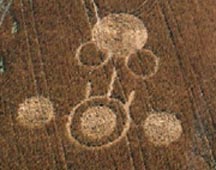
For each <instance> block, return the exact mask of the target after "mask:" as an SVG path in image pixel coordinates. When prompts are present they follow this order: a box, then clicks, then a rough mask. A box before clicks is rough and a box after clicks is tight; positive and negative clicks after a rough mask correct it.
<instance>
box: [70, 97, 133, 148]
mask: <svg viewBox="0 0 216 170" xmlns="http://www.w3.org/2000/svg"><path fill="white" fill-rule="evenodd" d="M130 123H131V118H130V115H129V113H128V111H127V110H126V109H125V108H124V105H123V104H122V103H121V102H120V101H119V100H117V99H111V98H108V97H104V96H95V97H91V98H89V99H85V100H84V101H82V102H81V103H80V104H78V105H77V106H75V108H74V109H73V110H72V111H71V114H70V116H69V122H68V124H67V132H68V136H69V139H70V140H71V141H72V142H74V143H76V144H78V145H81V146H83V147H85V148H87V149H88V148H89V149H91V148H94V149H97V148H102V147H108V146H111V145H113V144H115V143H117V142H118V141H119V140H121V139H122V138H124V137H125V136H126V133H127V131H128V130H129V127H130Z"/></svg>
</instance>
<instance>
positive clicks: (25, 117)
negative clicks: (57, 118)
mask: <svg viewBox="0 0 216 170" xmlns="http://www.w3.org/2000/svg"><path fill="white" fill-rule="evenodd" d="M53 117H54V109H53V105H52V103H51V101H50V100H49V99H47V98H45V97H42V96H39V97H31V98H29V99H26V100H25V101H24V102H23V103H21V104H20V105H19V108H18V116H17V121H18V122H19V123H20V124H22V125H25V126H29V127H41V126H43V125H45V124H46V123H48V122H49V121H50V120H51V119H52V118H53Z"/></svg>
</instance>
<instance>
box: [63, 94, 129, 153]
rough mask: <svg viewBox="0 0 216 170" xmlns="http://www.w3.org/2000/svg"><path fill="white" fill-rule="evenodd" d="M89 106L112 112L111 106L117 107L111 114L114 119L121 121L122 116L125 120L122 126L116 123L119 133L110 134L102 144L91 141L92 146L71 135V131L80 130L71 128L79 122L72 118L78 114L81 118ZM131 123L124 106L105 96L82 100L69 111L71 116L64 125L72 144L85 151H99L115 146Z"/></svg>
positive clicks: (116, 129) (125, 133)
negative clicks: (107, 109)
mask: <svg viewBox="0 0 216 170" xmlns="http://www.w3.org/2000/svg"><path fill="white" fill-rule="evenodd" d="M91 104H92V105H94V106H95V105H96V106H101V105H103V106H105V107H108V108H110V109H111V110H113V108H111V107H110V106H111V105H112V107H114V106H115V107H117V109H114V110H115V112H113V113H114V114H115V116H116V117H118V119H119V120H121V121H122V117H121V116H124V119H125V120H124V121H123V122H124V123H123V125H121V124H120V123H118V122H117V123H116V127H115V131H116V132H117V133H119V134H118V135H113V134H111V135H110V136H107V137H106V138H105V140H104V141H103V142H101V141H100V142H101V143H100V144H97V143H94V142H95V141H93V144H92V143H91V142H89V141H86V140H83V139H82V140H83V141H84V142H83V141H81V140H80V139H78V137H79V135H78V137H77V138H76V137H75V136H74V135H73V134H74V133H73V131H72V129H78V130H77V131H79V130H80V129H81V128H80V127H77V128H76V127H72V126H76V125H75V124H76V123H77V122H79V120H78V121H74V120H73V119H74V117H75V116H76V114H79V116H80V114H81V116H82V114H83V113H84V112H85V111H86V110H87V109H88V108H89V105H91ZM103 106H102V107H103ZM90 108H91V107H90ZM117 112H118V113H117ZM131 121H132V120H131V117H130V114H129V112H128V111H127V109H125V107H124V104H123V103H122V102H120V101H119V100H117V99H113V98H109V97H107V96H94V97H91V98H88V99H85V100H83V101H82V102H81V103H79V104H78V105H76V106H75V107H74V108H73V110H72V111H71V114H70V115H69V121H68V123H67V124H66V129H67V132H68V133H67V134H68V137H69V139H70V140H71V141H72V142H73V143H75V144H77V145H79V146H82V147H84V148H85V149H101V148H104V147H105V148H106V147H110V146H112V145H114V144H116V143H117V142H118V141H120V140H122V139H123V138H124V137H125V136H126V135H127V132H128V130H129V128H130V124H131ZM118 126H122V127H121V132H118V130H119V128H117V127H118ZM85 138H86V137H85ZM85 142H86V143H85ZM87 144H88V145H87Z"/></svg>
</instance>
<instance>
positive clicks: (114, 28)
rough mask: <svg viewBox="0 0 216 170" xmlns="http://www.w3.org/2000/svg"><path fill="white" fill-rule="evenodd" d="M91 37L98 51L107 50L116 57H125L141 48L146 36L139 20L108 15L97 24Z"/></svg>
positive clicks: (122, 15) (129, 16) (119, 15)
mask: <svg viewBox="0 0 216 170" xmlns="http://www.w3.org/2000/svg"><path fill="white" fill-rule="evenodd" d="M92 36H93V40H94V41H95V42H96V43H97V45H98V47H99V48H100V49H107V50H109V51H111V52H112V53H113V54H115V55H116V56H120V57H126V56H128V55H129V54H131V53H133V52H134V51H135V50H139V49H141V48H143V46H144V45H145V43H146V41H147V37H148V34H147V29H146V27H145V26H144V24H143V22H142V21H141V20H140V19H139V18H137V17H135V16H133V15H129V14H124V13H121V14H110V15H108V16H106V17H104V18H103V19H102V20H100V21H99V22H97V23H96V24H95V26H94V28H93V30H92Z"/></svg>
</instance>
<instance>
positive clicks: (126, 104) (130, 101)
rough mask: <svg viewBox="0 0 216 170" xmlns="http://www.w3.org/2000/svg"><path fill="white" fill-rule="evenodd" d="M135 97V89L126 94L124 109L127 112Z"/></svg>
mask: <svg viewBox="0 0 216 170" xmlns="http://www.w3.org/2000/svg"><path fill="white" fill-rule="evenodd" d="M134 98H135V91H132V92H131V93H130V94H129V96H128V101H127V102H126V103H125V109H126V110H127V111H128V112H129V108H130V106H131V104H132V102H133V100H134Z"/></svg>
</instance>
